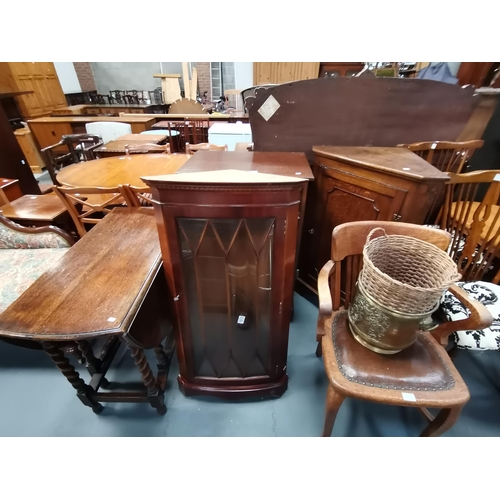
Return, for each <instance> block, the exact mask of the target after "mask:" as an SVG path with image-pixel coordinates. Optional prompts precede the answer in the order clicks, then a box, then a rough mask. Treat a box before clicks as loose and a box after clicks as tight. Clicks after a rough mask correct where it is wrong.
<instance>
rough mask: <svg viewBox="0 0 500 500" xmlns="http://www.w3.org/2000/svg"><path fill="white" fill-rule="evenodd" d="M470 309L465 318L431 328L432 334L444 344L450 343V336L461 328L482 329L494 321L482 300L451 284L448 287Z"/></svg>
mask: <svg viewBox="0 0 500 500" xmlns="http://www.w3.org/2000/svg"><path fill="white" fill-rule="evenodd" d="M448 291H449V292H450V293H452V294H453V295H454V296H455V297H456V298H457V299H458V300H459V301H460V302H461V303H462V304H463V305H465V306H466V307H467V309H469V311H470V316H469V317H468V318H465V319H457V320H455V321H447V322H446V323H442V324H441V325H438V326H437V327H436V328H434V329H433V330H431V334H432V336H433V337H434V338H435V339H436V340H437V341H438V342H439V343H440V344H441V345H443V346H446V345H447V344H448V337H449V336H450V334H452V333H453V332H456V331H459V330H481V329H482V328H487V327H489V326H490V325H491V324H492V323H493V316H492V315H491V313H490V312H489V311H488V309H486V307H485V306H483V304H481V302H478V301H477V300H474V299H471V298H470V296H469V294H468V293H467V292H466V291H465V290H462V289H461V288H460V287H459V286H458V285H451V286H450V288H449V289H448Z"/></svg>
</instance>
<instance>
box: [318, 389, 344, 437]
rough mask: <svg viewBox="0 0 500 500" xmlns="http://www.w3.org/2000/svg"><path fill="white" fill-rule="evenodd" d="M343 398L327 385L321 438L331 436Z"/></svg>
mask: <svg viewBox="0 0 500 500" xmlns="http://www.w3.org/2000/svg"><path fill="white" fill-rule="evenodd" d="M344 399H345V398H344V396H341V395H340V394H338V393H337V392H335V390H334V389H333V387H332V386H331V385H328V389H327V391H326V407H325V426H324V428H323V437H330V436H331V435H332V430H333V424H334V423H335V419H336V417H337V413H338V412H339V409H340V405H341V404H342V403H343V401H344Z"/></svg>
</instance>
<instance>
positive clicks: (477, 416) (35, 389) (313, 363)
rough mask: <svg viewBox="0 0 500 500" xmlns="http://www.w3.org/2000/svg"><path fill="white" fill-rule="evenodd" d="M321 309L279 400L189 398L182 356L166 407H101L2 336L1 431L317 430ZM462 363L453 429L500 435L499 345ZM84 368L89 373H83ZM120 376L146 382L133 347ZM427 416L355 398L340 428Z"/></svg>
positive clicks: (397, 425)
mask: <svg viewBox="0 0 500 500" xmlns="http://www.w3.org/2000/svg"><path fill="white" fill-rule="evenodd" d="M316 317H317V309H316V307H315V306H314V305H312V304H311V303H309V302H308V301H307V300H305V299H304V298H302V297H301V296H299V295H296V298H295V317H294V321H293V322H292V324H291V328H290V344H289V354H288V374H289V376H290V380H289V386H288V390H287V391H286V392H285V394H284V395H283V396H282V397H281V398H280V399H275V400H265V401H251V402H225V401H220V400H217V399H212V398H205V397H204V398H186V397H185V396H184V395H183V394H182V393H181V392H180V391H179V389H178V386H177V381H176V375H177V373H178V365H177V361H176V359H174V361H173V363H172V366H171V368H170V380H169V384H168V389H167V392H166V398H165V399H166V405H167V408H168V411H167V414H166V415H164V416H158V415H157V413H156V411H155V410H154V409H153V408H151V407H150V406H149V405H147V404H135V403H122V404H119V403H104V405H105V409H104V411H103V412H102V413H101V414H100V415H95V414H94V413H93V412H92V411H91V410H90V408H87V407H85V406H83V404H82V403H81V402H80V401H79V400H78V399H77V397H76V395H75V391H74V390H73V388H72V387H71V386H70V385H69V383H68V382H67V381H66V379H65V378H64V377H63V376H62V374H61V373H60V372H59V371H58V370H57V369H56V368H55V366H54V365H53V364H52V361H51V360H50V359H49V357H48V356H47V355H46V354H45V353H44V352H42V351H32V350H29V349H23V348H20V347H16V346H11V345H9V344H6V343H3V342H1V343H0V401H1V406H0V435H1V436H318V435H319V434H320V433H321V430H322V426H323V411H324V401H325V391H326V387H327V384H326V379H325V374H324V369H323V364H322V361H321V360H319V359H318V358H316V356H315V354H314V351H315V348H316V342H315V326H316ZM456 365H457V368H458V370H459V372H460V373H461V374H462V376H463V377H464V379H465V381H466V383H467V385H468V386H469V390H470V392H471V400H470V402H469V403H468V404H467V405H466V407H465V408H464V410H463V412H462V415H461V416H460V419H459V421H458V422H457V424H456V425H455V426H454V427H453V428H452V429H451V430H450V431H448V432H447V433H446V434H445V436H500V419H499V417H498V416H499V415H500V353H497V352H469V351H460V352H459V354H458V356H457V358H456ZM82 373H83V372H82ZM108 375H109V376H108V379H109V380H111V381H113V380H116V381H137V382H138V381H139V374H138V372H137V371H136V368H135V366H134V365H133V362H132V360H131V359H130V358H129V357H128V355H127V354H125V356H123V357H122V359H121V361H119V362H118V363H117V365H116V366H113V367H112V369H111V370H110V371H109V372H108ZM424 427H425V421H424V419H423V417H422V416H421V415H420V413H419V412H418V411H417V410H415V409H409V408H401V407H391V406H383V405H376V404H372V403H366V402H363V401H357V400H346V401H345V402H344V404H343V405H342V407H341V409H340V412H339V414H338V417H337V422H336V424H335V427H334V430H333V436H417V435H418V434H419V433H420V432H421V430H422V429H423V428H424Z"/></svg>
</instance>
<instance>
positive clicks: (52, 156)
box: [40, 134, 103, 186]
mask: <svg viewBox="0 0 500 500" xmlns="http://www.w3.org/2000/svg"><path fill="white" fill-rule="evenodd" d="M102 145H103V142H102V140H101V138H100V137H99V136H98V135H93V134H67V135H63V136H62V138H61V140H60V141H59V142H58V143H57V144H53V145H52V146H48V147H46V148H43V149H42V150H41V151H40V152H41V153H42V155H43V156H44V160H45V164H46V166H47V170H48V172H49V175H50V179H51V180H52V183H53V184H54V185H56V186H59V185H60V183H59V182H58V180H57V177H56V174H57V170H59V169H60V168H61V167H62V166H63V165H67V164H70V163H80V162H81V161H89V160H94V159H95V154H94V150H95V149H96V148H98V147H100V146H102ZM77 146H80V148H79V149H77Z"/></svg>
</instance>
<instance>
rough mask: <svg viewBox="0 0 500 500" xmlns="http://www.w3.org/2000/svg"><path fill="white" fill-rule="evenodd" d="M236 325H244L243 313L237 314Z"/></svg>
mask: <svg viewBox="0 0 500 500" xmlns="http://www.w3.org/2000/svg"><path fill="white" fill-rule="evenodd" d="M237 323H238V325H244V324H245V316H243V315H241V314H240V315H239V316H238V321H237Z"/></svg>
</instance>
